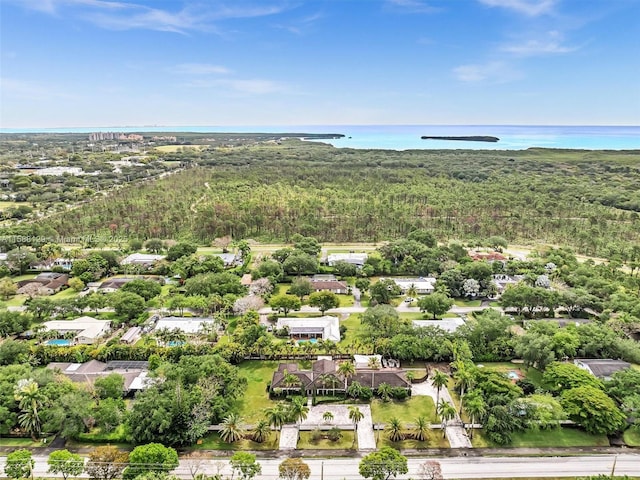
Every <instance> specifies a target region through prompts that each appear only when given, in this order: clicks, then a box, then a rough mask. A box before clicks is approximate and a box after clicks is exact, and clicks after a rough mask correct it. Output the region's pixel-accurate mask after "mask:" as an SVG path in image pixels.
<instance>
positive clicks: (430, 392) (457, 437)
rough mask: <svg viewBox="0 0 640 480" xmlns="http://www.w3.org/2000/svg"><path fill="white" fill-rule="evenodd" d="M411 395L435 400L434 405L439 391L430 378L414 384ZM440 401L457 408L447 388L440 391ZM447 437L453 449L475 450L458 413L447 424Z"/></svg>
mask: <svg viewBox="0 0 640 480" xmlns="http://www.w3.org/2000/svg"><path fill="white" fill-rule="evenodd" d="M411 395H412V396H416V395H417V396H429V397H431V398H433V403H434V404H435V403H436V398H437V397H438V390H437V389H436V387H434V386H433V384H432V383H431V378H429V379H428V380H426V381H424V382H422V383H414V384H413V385H411ZM440 400H444V401H445V402H447V403H449V404H451V405H453V407H454V408H455V404H454V403H453V399H452V398H451V394H450V393H449V390H447V389H446V388H442V389H440ZM436 405H437V404H436ZM456 412H457V409H456ZM446 435H447V440H449V446H450V447H451V448H473V447H472V445H471V440H469V437H468V436H467V431H466V430H465V429H464V428H463V427H462V425H461V420H460V417H459V416H458V414H457V413H456V418H454V419H453V420H449V421H448V422H447V428H446Z"/></svg>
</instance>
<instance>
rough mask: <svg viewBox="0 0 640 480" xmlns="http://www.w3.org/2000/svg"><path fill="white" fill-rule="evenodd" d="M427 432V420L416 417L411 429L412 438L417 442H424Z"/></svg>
mask: <svg viewBox="0 0 640 480" xmlns="http://www.w3.org/2000/svg"><path fill="white" fill-rule="evenodd" d="M428 432H429V422H428V421H427V419H426V418H425V417H418V418H416V425H415V427H414V429H413V438H415V439H416V440H418V441H419V442H424V441H425V440H426V439H427V436H428Z"/></svg>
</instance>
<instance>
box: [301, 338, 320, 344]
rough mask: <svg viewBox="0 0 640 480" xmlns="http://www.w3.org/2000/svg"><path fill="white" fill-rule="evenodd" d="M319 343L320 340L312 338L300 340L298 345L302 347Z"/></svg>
mask: <svg viewBox="0 0 640 480" xmlns="http://www.w3.org/2000/svg"><path fill="white" fill-rule="evenodd" d="M306 342H309V343H318V339H317V338H311V339H309V340H298V345H300V344H301V343H306Z"/></svg>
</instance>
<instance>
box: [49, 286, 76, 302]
mask: <svg viewBox="0 0 640 480" xmlns="http://www.w3.org/2000/svg"><path fill="white" fill-rule="evenodd" d="M77 296H78V292H76V291H75V290H74V289H73V288H65V289H64V290H60V291H59V292H58V293H56V294H54V295H51V296H50V297H49V298H50V299H51V300H63V299H65V298H75V297H77Z"/></svg>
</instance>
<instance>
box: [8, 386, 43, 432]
mask: <svg viewBox="0 0 640 480" xmlns="http://www.w3.org/2000/svg"><path fill="white" fill-rule="evenodd" d="M13 395H14V398H15V399H16V400H17V401H18V407H20V410H21V413H20V414H19V415H18V423H19V425H20V428H22V429H23V430H24V431H26V432H28V433H29V434H30V435H31V438H32V439H33V440H34V441H35V440H37V439H38V436H39V435H40V427H41V424H40V407H41V405H42V394H41V393H40V391H39V390H38V384H37V383H36V381H35V380H33V379H31V378H30V379H28V380H27V379H22V380H19V381H18V383H17V385H16V386H15V388H14V390H13Z"/></svg>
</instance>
